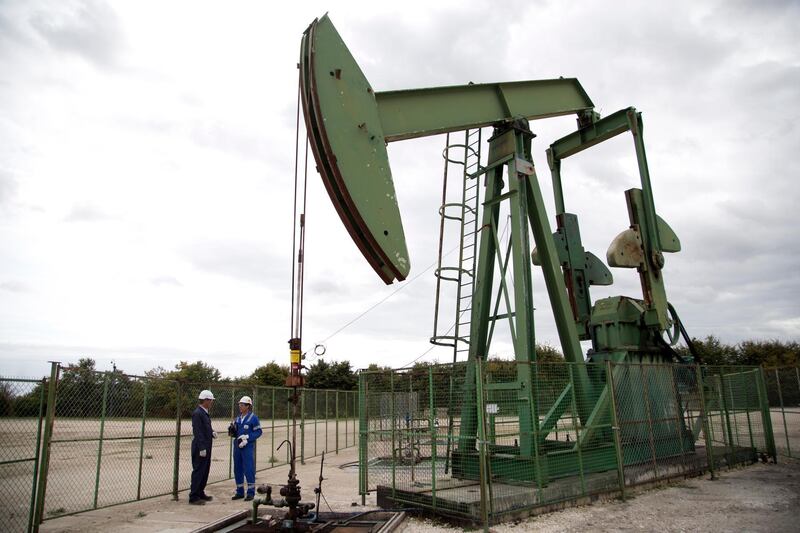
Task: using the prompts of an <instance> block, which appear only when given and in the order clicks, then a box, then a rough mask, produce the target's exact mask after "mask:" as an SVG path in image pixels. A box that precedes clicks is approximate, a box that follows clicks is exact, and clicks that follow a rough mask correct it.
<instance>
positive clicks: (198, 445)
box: [192, 405, 213, 451]
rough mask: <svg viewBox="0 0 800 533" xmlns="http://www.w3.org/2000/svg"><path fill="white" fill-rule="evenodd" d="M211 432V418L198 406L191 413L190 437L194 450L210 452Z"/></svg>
mask: <svg viewBox="0 0 800 533" xmlns="http://www.w3.org/2000/svg"><path fill="white" fill-rule="evenodd" d="M212 431H213V430H212V429H211V416H209V414H208V413H206V411H205V409H203V408H202V407H200V406H199V405H198V406H197V409H195V410H194V412H193V413H192V435H193V436H194V440H193V442H192V443H193V444H194V446H195V449H197V450H209V451H210V450H211V438H212V436H211V434H212Z"/></svg>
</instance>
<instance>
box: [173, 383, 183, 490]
mask: <svg viewBox="0 0 800 533" xmlns="http://www.w3.org/2000/svg"><path fill="white" fill-rule="evenodd" d="M175 393H176V395H175V453H174V455H173V460H172V499H173V500H175V501H178V477H179V473H180V460H181V398H182V397H183V385H182V384H181V382H180V381H177V382H176V384H175Z"/></svg>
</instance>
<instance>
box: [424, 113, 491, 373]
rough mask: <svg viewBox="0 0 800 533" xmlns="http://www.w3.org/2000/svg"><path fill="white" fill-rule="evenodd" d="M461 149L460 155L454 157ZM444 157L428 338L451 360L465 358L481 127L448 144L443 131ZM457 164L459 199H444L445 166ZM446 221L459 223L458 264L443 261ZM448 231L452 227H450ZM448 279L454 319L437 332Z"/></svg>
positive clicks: (445, 196) (470, 305)
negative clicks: (452, 291)
mask: <svg viewBox="0 0 800 533" xmlns="http://www.w3.org/2000/svg"><path fill="white" fill-rule="evenodd" d="M462 150H463V152H462V153H463V158H458V155H456V154H458V153H459V152H461V151H462ZM442 157H444V160H445V161H444V176H443V179H442V205H441V207H440V208H439V215H440V217H441V221H440V225H439V258H438V263H437V268H436V270H435V272H434V275H435V276H436V299H435V303H434V317H433V336H432V337H431V339H430V341H431V343H432V344H436V345H438V346H451V347H452V348H453V362H454V363H455V362H456V361H458V360H459V358H461V359H462V360H464V359H466V355H467V352H468V351H469V336H470V319H471V313H470V311H471V309H472V292H473V289H474V287H475V267H476V262H477V260H476V253H477V244H478V242H477V241H478V235H477V234H478V215H479V206H480V198H479V197H480V188H479V185H480V182H479V180H478V179H477V174H478V173H479V171H480V161H481V130H480V128H477V129H472V130H466V131H465V132H464V143H463V144H450V134H449V133H448V134H447V140H446V145H445V149H444V151H443V152H442ZM451 164H453V165H457V166H460V167H461V172H458V173H455V174H458V175H459V176H458V178H455V177H453V178H452V179H453V180H454V181H455V180H458V179H459V178H460V182H461V183H460V184H459V185H460V187H461V199H460V201H459V202H448V201H447V187H448V181H450V178H451V177H450V176H449V175H448V174H449V172H448V169H449V166H450V165H451ZM448 221H450V222H457V223H458V226H459V251H458V265H457V266H448V265H444V264H443V257H444V255H445V254H444V253H443V248H444V242H445V227H450V226H454V225H455V224H453V223H451V224H448ZM451 231H452V230H451ZM443 281H448V282H451V283H455V284H456V295H455V319H454V321H453V324H452V326H450V328H449V329H447V330H446V331H441V327H440V324H439V314H440V311H441V309H440V308H441V295H442V282H443Z"/></svg>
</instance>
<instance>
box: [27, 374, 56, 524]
mask: <svg viewBox="0 0 800 533" xmlns="http://www.w3.org/2000/svg"><path fill="white" fill-rule="evenodd" d="M60 364H61V363H60V362H59V361H50V382H49V383H48V385H47V416H46V419H45V423H44V442H43V443H42V457H41V466H40V467H39V480H38V482H37V483H36V489H37V494H36V513H35V516H34V520H33V530H34V531H39V524H41V523H42V520H43V516H44V499H45V495H46V494H47V473H48V470H49V469H50V444H51V441H52V440H53V422H54V420H55V418H56V387H57V386H58V373H59V371H60V366H59V365H60Z"/></svg>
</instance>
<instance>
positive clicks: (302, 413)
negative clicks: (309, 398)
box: [298, 388, 306, 465]
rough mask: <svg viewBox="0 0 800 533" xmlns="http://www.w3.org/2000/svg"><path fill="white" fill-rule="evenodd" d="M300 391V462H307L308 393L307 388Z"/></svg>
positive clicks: (302, 463)
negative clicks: (306, 392)
mask: <svg viewBox="0 0 800 533" xmlns="http://www.w3.org/2000/svg"><path fill="white" fill-rule="evenodd" d="M298 390H299V391H300V392H299V394H300V464H301V465H304V464H306V394H305V389H302V388H301V389H298Z"/></svg>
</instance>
